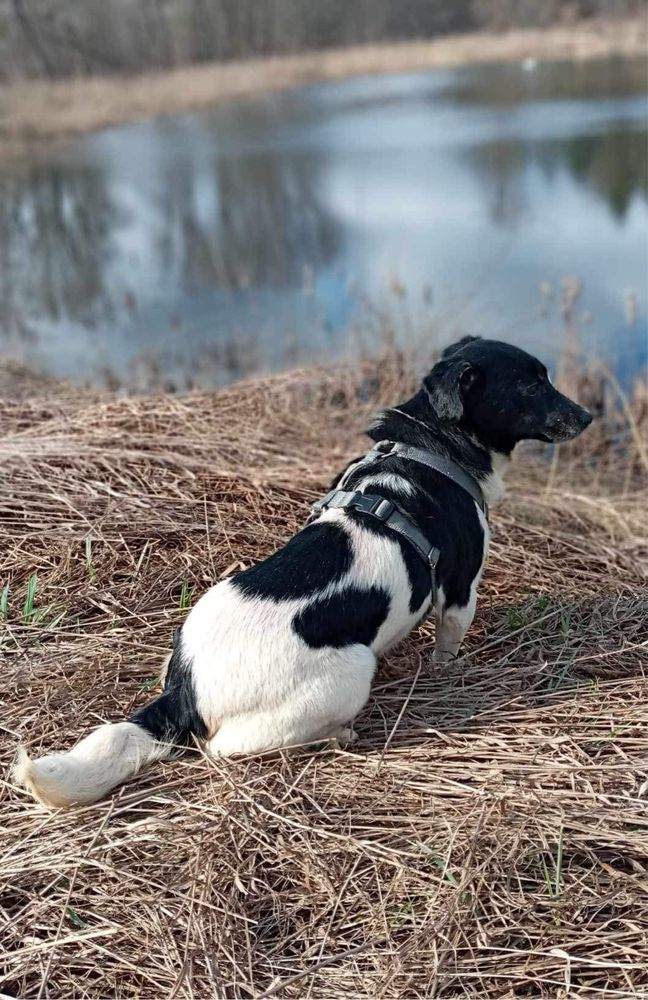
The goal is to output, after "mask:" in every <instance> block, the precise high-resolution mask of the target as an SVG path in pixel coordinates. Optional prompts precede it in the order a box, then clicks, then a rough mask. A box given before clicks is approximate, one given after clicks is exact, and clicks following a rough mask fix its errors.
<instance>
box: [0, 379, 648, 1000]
mask: <svg viewBox="0 0 648 1000" xmlns="http://www.w3.org/2000/svg"><path fill="white" fill-rule="evenodd" d="M410 384H411V379H410V376H409V374H407V372H406V371H404V370H403V368H402V366H401V367H400V368H399V365H398V363H396V362H392V363H391V364H385V365H381V366H379V367H378V368H377V369H372V368H368V367H365V368H363V369H362V370H361V371H357V372H355V373H350V372H348V371H347V372H345V371H338V372H323V371H309V372H301V373H294V374H292V375H285V376H279V377H275V378H267V379H259V380H255V381H252V382H248V383H244V384H240V385H237V386H234V387H231V388H229V389H227V390H225V391H223V392H220V393H218V394H211V393H203V394H195V395H192V396H189V397H185V398H175V397H169V396H167V397H148V398H126V399H112V398H108V397H99V396H95V395H93V393H91V392H80V391H75V390H71V389H66V388H65V387H64V386H59V387H56V386H55V387H53V388H51V389H50V390H48V389H47V387H45V386H43V385H37V386H36V390H37V392H38V395H37V396H31V395H30V391H29V386H28V385H26V386H23V389H22V391H21V398H20V399H19V400H15V399H14V400H6V401H5V402H4V403H3V404H2V405H1V407H0V426H1V428H2V435H1V437H0V456H1V463H0V475H1V477H2V485H1V488H0V553H1V561H2V570H1V575H0V587H3V586H4V585H5V584H6V583H7V582H8V591H7V590H5V591H4V597H3V598H2V601H1V602H0V615H1V616H2V618H3V619H4V620H3V621H2V622H0V629H1V633H0V635H1V643H2V646H1V660H2V677H3V684H2V693H1V695H0V697H1V704H0V721H1V724H2V727H3V738H2V751H1V753H2V774H3V776H4V782H3V784H2V793H1V799H0V838H1V844H0V847H1V851H2V858H1V861H0V948H1V960H0V995H3V996H10V997H24V998H31V997H49V998H53V1000H54V998H56V1000H62V998H67V1000H71V998H82V997H84V998H85V997H88V998H95V1000H96V998H100V997H119V998H129V997H132V998H135V997H138V998H142V1000H159V998H162V997H169V998H171V997H174V998H175V997H178V998H180V997H182V998H196V1000H204V998H238V997H242V998H245V997H265V996H277V997H287V998H301V997H312V998H338V997H363V998H364V997H366V998H369V997H372V998H373V997H394V998H404V997H407V998H410V997H411V998H415V997H425V998H429V997H444V998H450V997H457V998H459V997H462V998H463V997H479V998H486V997H487V998H495V997H498V998H500V997H501V998H512V997H551V998H556V997H570V998H571V997H583V998H592V1000H594V998H596V1000H599V998H602V997H606V998H607V997H610V998H611V997H635V996H636V997H645V996H647V995H648V966H647V964H646V963H647V959H648V681H647V679H646V666H647V657H648V642H647V639H648V635H647V632H648V594H647V591H646V565H647V560H648V551H647V550H648V546H647V536H648V530H647V529H648V523H647V522H648V509H647V505H646V495H645V487H646V467H647V466H646V447H645V440H646V438H645V429H646V420H647V416H646V414H647V409H648V407H647V405H646V397H645V395H644V396H643V397H640V396H638V397H637V399H636V400H635V402H634V404H633V409H632V413H631V414H630V413H629V411H628V410H627V409H626V410H624V409H623V406H622V405H621V404H619V405H613V406H611V407H610V408H609V409H608V412H607V416H606V418H605V419H604V420H599V421H598V422H597V423H596V424H595V425H593V426H592V428H590V430H589V431H588V433H587V435H586V436H585V437H583V438H582V439H580V440H579V441H577V442H575V443H574V444H573V445H571V446H569V447H567V446H563V447H561V449H560V451H559V453H558V454H557V456H555V457H554V461H553V462H547V460H546V456H544V455H538V453H537V452H534V451H533V450H531V451H527V452H524V453H523V454H522V455H521V456H520V457H519V459H518V460H517V461H516V463H515V466H514V468H513V469H512V471H511V475H510V491H509V496H508V499H507V500H506V501H505V502H504V504H503V506H502V507H501V508H500V509H499V510H497V511H495V512H493V515H492V526H493V532H494V543H493V548H492V554H491V559H490V563H489V567H488V570H487V573H486V576H485V579H484V582H483V585H482V589H481V595H480V597H481V599H480V606H479V611H478V615H477V619H476V622H475V625H474V627H473V629H472V631H471V633H470V635H469V639H468V642H467V646H466V653H467V656H466V659H465V662H463V663H460V664H457V665H453V666H452V667H450V668H447V669H443V670H433V669H432V668H431V667H430V654H431V651H432V647H433V638H434V636H433V627H432V625H431V624H426V625H424V626H423V627H422V628H421V629H420V631H418V632H417V633H415V634H414V635H412V636H411V637H410V638H409V639H408V640H407V641H406V642H405V643H404V644H403V645H402V646H401V647H399V648H398V649H396V651H395V652H394V653H393V654H392V655H390V656H389V657H388V658H387V659H386V660H385V661H384V662H383V664H382V666H381V668H380V672H379V675H378V678H377V681H376V685H375V690H374V692H373V696H372V698H371V702H370V704H369V706H368V708H367V709H366V711H365V712H364V713H363V715H362V716H361V718H360V719H359V720H358V725H357V729H358V731H359V737H360V738H359V741H358V742H357V744H355V745H353V746H352V747H350V748H348V749H346V750H340V749H335V748H331V747H329V748H322V749H319V750H317V751H315V752H313V751H310V752H307V751H301V752H298V753H296V754H293V755H287V754H285V755H274V756H270V757H267V758H264V759H259V758H256V759H241V760H237V761H226V762H223V761H214V760H208V759H206V758H205V757H204V756H203V755H202V754H201V753H200V751H199V750H198V749H197V750H196V751H195V752H189V753H188V754H186V755H185V756H184V757H183V758H182V759H179V760H176V761H170V762H166V763H164V764H158V765H156V766H154V767H153V768H152V769H151V770H149V771H148V772H146V773H145V774H143V775H141V776H139V777H138V778H136V779H135V780H134V781H133V782H132V783H131V784H130V785H128V786H127V787H124V788H122V789H121V790H120V791H119V792H118V793H117V794H116V795H115V796H114V797H112V798H111V799H108V800H106V801H104V802H101V803H98V804H97V805H94V806H91V807H86V808H83V809H78V810H76V811H72V812H68V813H59V814H57V813H55V814H50V813H48V812H47V811H46V810H44V809H43V808H42V807H40V806H38V805H36V804H35V803H34V802H32V801H31V800H30V799H29V798H28V797H27V796H26V795H25V794H24V793H22V792H21V791H19V790H18V789H16V788H15V787H14V786H13V785H12V783H11V778H10V766H11V763H12V760H13V757H14V753H15V749H16V747H17V745H18V743H19V742H21V741H22V742H24V743H26V744H27V745H28V747H29V748H30V750H31V751H32V752H34V753H42V752H46V751H50V750H55V749H61V748H65V747H69V746H70V745H71V744H72V743H73V742H74V741H75V740H76V739H77V738H78V737H79V736H80V735H81V734H82V733H83V732H85V731H87V729H88V728H89V727H91V726H94V725H95V724H97V723H99V722H101V721H105V720H120V719H122V718H124V717H125V715H126V714H127V713H130V712H131V711H132V710H133V709H134V708H135V706H138V705H140V704H142V703H143V702H145V701H146V700H147V699H148V698H149V697H150V695H151V691H152V690H153V689H154V687H155V684H156V675H157V672H158V670H159V666H160V662H161V660H162V658H163V657H164V656H165V654H166V653H167V651H168V649H169V645H170V640H171V635H172V631H173V629H174V627H176V626H177V625H178V624H179V623H180V622H181V621H182V619H183V616H184V615H185V613H186V608H187V606H188V605H189V604H190V603H191V601H192V600H193V599H194V597H195V596H196V595H198V594H199V593H200V592H202V591H203V590H204V588H205V587H207V586H208V585H209V584H210V583H211V582H212V581H213V580H216V579H218V578H219V577H221V576H224V575H227V574H229V573H231V572H233V571H234V570H236V569H237V568H239V567H241V566H244V565H249V563H250V562H251V561H252V560H255V559H258V558H259V557H261V556H264V555H266V554H268V553H270V552H271V551H272V550H273V549H275V548H276V547H277V546H278V545H280V544H281V543H282V542H283V541H284V540H286V539H287V538H288V537H289V535H290V534H291V533H292V532H293V531H294V530H295V529H296V528H297V527H298V525H300V524H301V523H303V520H304V518H305V516H306V513H307V510H308V506H309V503H310V502H311V501H312V500H313V499H314V498H315V497H316V496H317V495H318V494H321V492H322V491H323V489H324V488H325V486H326V485H327V482H328V481H329V479H330V477H331V476H332V474H333V473H334V472H335V471H336V470H337V469H338V468H339V467H340V466H341V465H342V464H343V463H344V462H345V461H346V460H347V459H348V458H349V457H350V456H352V455H354V454H356V453H357V450H356V449H357V448H358V446H359V443H360V441H359V438H358V434H359V432H360V430H361V428H362V427H363V425H364V424H365V423H366V421H367V418H368V414H369V413H370V412H371V411H373V410H374V409H375V407H376V405H378V404H379V403H381V402H385V401H392V402H393V401H395V400H396V399H398V398H399V397H400V396H402V395H403V394H404V392H406V391H407V390H408V389H409V387H410ZM612 440H614V441H615V442H616V443H617V447H616V449H612V448H611V441H612ZM30 581H31V582H30Z"/></svg>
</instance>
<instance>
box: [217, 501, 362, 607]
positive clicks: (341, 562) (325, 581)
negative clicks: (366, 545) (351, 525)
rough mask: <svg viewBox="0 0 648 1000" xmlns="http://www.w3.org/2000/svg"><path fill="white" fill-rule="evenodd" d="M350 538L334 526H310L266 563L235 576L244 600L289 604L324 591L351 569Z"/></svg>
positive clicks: (328, 523) (235, 584)
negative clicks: (264, 600) (267, 600)
mask: <svg viewBox="0 0 648 1000" xmlns="http://www.w3.org/2000/svg"><path fill="white" fill-rule="evenodd" d="M352 562H353V551H352V549H351V542H350V541H349V536H348V535H347V533H346V531H345V530H344V529H343V528H340V527H338V526H337V525H336V524H331V523H330V522H326V521H325V522H324V523H322V524H311V525H309V527H308V528H304V530H303V531H300V532H299V534H298V535H295V537H294V538H291V539H290V541H289V542H288V544H287V545H285V546H284V547H283V548H282V549H279V551H278V552H275V553H274V554H273V555H271V556H270V557H269V558H268V559H264V561H263V562H261V563H258V564H257V565H256V566H252V567H251V568H250V569H246V570H244V571H243V572H242V573H239V574H238V576H235V577H234V578H233V580H232V583H233V584H234V586H235V587H237V588H238V590H240V592H241V593H242V594H243V595H244V596H245V597H268V598H270V599H271V600H273V601H290V600H294V599H296V598H300V597H308V596H309V595H310V594H313V593H315V592H317V591H318V590H323V589H324V588H325V587H328V586H329V584H331V583H335V581H336V580H339V579H340V578H341V577H343V576H344V574H345V573H348V571H349V570H350V568H351V564H352Z"/></svg>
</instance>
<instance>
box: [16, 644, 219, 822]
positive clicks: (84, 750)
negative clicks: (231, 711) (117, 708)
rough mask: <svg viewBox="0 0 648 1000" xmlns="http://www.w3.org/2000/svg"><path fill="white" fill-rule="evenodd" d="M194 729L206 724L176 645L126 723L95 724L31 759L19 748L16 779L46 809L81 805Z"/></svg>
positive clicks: (158, 757) (162, 754)
mask: <svg viewBox="0 0 648 1000" xmlns="http://www.w3.org/2000/svg"><path fill="white" fill-rule="evenodd" d="M176 654H178V656H177V657H176ZM174 661H175V663H174ZM174 667H176V669H174ZM178 668H180V669H178ZM192 734H195V735H196V736H198V737H199V738H204V737H205V735H206V728H205V725H204V722H203V721H202V719H201V718H200V716H199V714H198V712H197V709H196V700H195V696H194V691H193V685H192V684H191V683H190V678H189V675H188V673H187V672H186V671H185V670H184V669H182V668H181V664H180V660H179V649H178V648H177V647H176V650H174V654H173V656H172V658H171V662H170V664H169V668H168V672H167V677H166V687H165V690H164V692H163V693H162V694H161V695H160V696H159V698H156V699H155V701H152V702H150V703H149V704H148V705H145V706H144V707H143V708H141V709H139V711H137V712H135V714H134V715H132V716H131V718H130V720H129V721H128V722H116V723H108V724H106V725H104V726H99V728H98V729H95V730H94V732H92V733H90V735H89V736H86V737H85V738H84V739H82V740H81V741H80V742H79V743H77V745H76V746H75V747H73V748H72V750H70V751H68V752H67V753H57V754H52V755H51V756H47V757H40V758H39V759H38V760H31V759H30V758H29V756H28V755H27V752H26V750H25V749H24V748H23V747H21V748H20V750H19V752H18V758H17V761H16V765H15V768H14V778H15V779H16V781H17V782H18V783H19V784H21V785H23V786H24V787H25V788H27V789H28V790H29V791H30V792H31V793H32V795H33V796H34V797H35V798H36V799H38V801H39V802H42V803H43V805H46V806H49V807H50V808H54V809H56V808H66V807H68V806H72V805H84V804H87V803H89V802H96V801H97V799H100V798H102V797H103V796H104V795H107V794H108V792H110V791H111V790H112V789H113V788H115V786H116V785H120V784H121V783H122V782H123V781H125V780H126V779H127V778H130V777H132V775H134V774H137V772H138V771H140V770H141V769H142V768H143V767H144V766H145V765H146V764H150V763H151V762H152V761H154V760H161V759H162V758H164V757H170V756H171V755H172V754H173V752H174V750H175V749H176V747H177V746H178V745H182V744H186V743H187V742H188V741H189V739H190V737H191V735H192Z"/></svg>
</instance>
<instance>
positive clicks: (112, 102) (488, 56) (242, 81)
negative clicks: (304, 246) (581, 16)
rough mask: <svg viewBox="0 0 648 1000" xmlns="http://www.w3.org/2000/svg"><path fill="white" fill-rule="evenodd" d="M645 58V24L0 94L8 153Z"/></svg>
mask: <svg viewBox="0 0 648 1000" xmlns="http://www.w3.org/2000/svg"><path fill="white" fill-rule="evenodd" d="M647 51H648V32H647V30H646V26H645V24H644V23H643V21H639V20H637V19H635V20H625V21H619V22H606V21H595V20H590V21H586V22H582V23H580V24H577V25H570V26H566V25H560V26H556V27H552V28H547V29H527V30H515V31H510V32H506V33H497V34H488V33H477V34H468V35H458V36H450V37H444V38H436V39H432V40H429V41H413V42H403V43H394V44H388V45H365V46H358V47H355V48H349V49H339V50H336V49H330V50H322V51H315V52H306V53H303V54H301V55H288V56H282V57H273V58H267V59H255V60H247V61H242V62H227V63H207V64H202V65H194V66H183V67H180V68H177V69H173V70H170V71H168V72H160V73H148V74H142V75H139V76H136V77H131V78H129V79H124V78H123V77H114V76H113V77H94V78H92V79H71V80H63V81H58V82H54V83H49V82H48V83H46V82H43V81H33V82H20V83H15V84H10V85H8V86H5V87H4V88H2V89H0V136H2V137H3V148H4V151H5V153H7V152H12V151H14V152H15V151H20V150H22V149H23V148H24V144H25V142H28V141H30V140H32V141H33V140H39V139H50V138H55V137H60V136H65V135H74V134H79V133H83V132H86V131H89V130H92V129H98V128H103V127H106V126H108V125H114V124H119V123H122V122H128V121H135V120H137V119H141V118H148V117H155V116H158V115H167V114H174V113H177V112H181V111H189V110H198V109H201V108H206V107H209V106H212V105H214V104H218V103H222V102H225V101H232V100H237V99H242V98H247V97H252V96H256V95H259V94H263V93H269V92H272V91H280V90H285V89H286V88H289V87H295V86H298V85H300V84H306V83H313V82H322V81H328V80H337V79H341V78H343V77H349V76H355V75H361V74H365V73H394V72H409V71H414V70H426V69H435V68H441V67H448V66H457V65H461V64H464V63H489V62H500V61H518V60H522V59H525V58H531V59H536V60H545V59H591V58H600V57H603V56H610V55H621V56H636V55H645V54H646V52H647Z"/></svg>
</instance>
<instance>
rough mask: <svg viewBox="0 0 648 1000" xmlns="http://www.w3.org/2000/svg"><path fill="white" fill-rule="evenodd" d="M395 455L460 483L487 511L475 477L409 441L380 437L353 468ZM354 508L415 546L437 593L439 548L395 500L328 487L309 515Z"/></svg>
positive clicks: (449, 461)
mask: <svg viewBox="0 0 648 1000" xmlns="http://www.w3.org/2000/svg"><path fill="white" fill-rule="evenodd" d="M391 455H395V456H397V457H398V458H404V459H409V460H410V461H412V462H419V463H421V465H427V466H428V468H430V469H434V471H435V472H440V473H441V475H443V476H446V478H447V479H451V480H452V482H454V483H456V484H457V486H461V488H462V489H463V490H465V491H466V493H468V494H469V495H470V496H471V497H472V498H473V500H474V501H475V503H476V504H477V505H478V506H479V507H480V508H481V510H482V511H483V512H484V514H488V507H487V506H486V501H485V500H484V495H483V493H482V491H481V489H480V488H479V485H478V483H477V482H476V480H474V479H473V477H472V476H469V475H468V473H467V472H464V470H463V469H462V468H461V466H459V465H457V463H456V462H453V461H452V460H451V459H449V458H445V457H444V456H443V455H436V454H435V453H434V452H432V451H427V449H425V448H414V447H411V446H410V445H405V444H399V443H398V442H395V441H380V442H379V443H378V444H377V445H376V446H375V447H374V448H372V449H371V451H370V452H368V454H367V455H365V457H364V458H363V459H362V460H361V461H360V462H358V463H357V464H356V465H354V466H353V471H354V472H356V471H357V470H358V469H359V468H360V467H361V466H362V465H369V464H370V463H372V462H375V461H376V460H379V459H384V458H388V457H389V456H391ZM331 509H338V510H354V511H357V512H358V513H360V514H369V515H370V516H371V517H375V518H376V519H377V520H378V521H380V522H381V523H382V524H384V525H385V527H386V528H390V529H391V530H392V531H395V532H396V534H397V535H400V537H401V538H404V539H405V540H406V541H407V542H409V544H410V545H411V546H412V548H414V549H415V550H416V552H417V553H418V555H419V556H420V557H421V559H422V560H423V561H424V562H425V564H426V565H427V567H428V568H429V570H430V573H431V575H432V593H433V594H435V593H436V579H435V570H436V565H437V562H438V561H439V555H440V553H439V549H438V548H437V547H436V546H435V545H430V543H429V541H428V540H427V538H426V537H425V535H424V534H423V532H422V531H421V530H420V529H419V528H418V527H417V526H416V524H415V523H414V521H413V520H412V518H411V517H410V516H409V514H406V513H405V511H404V510H401V508H400V507H399V506H398V504H396V503H394V502H393V501H392V500H386V499H385V498H384V497H380V496H376V495H375V494H372V493H361V492H360V491H358V490H339V489H335V490H331V491H330V493H327V494H326V496H325V497H322V499H321V500H317V501H316V502H315V503H314V504H313V507H312V514H311V517H318V516H319V514H321V513H322V512H323V511H325V510H331Z"/></svg>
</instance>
